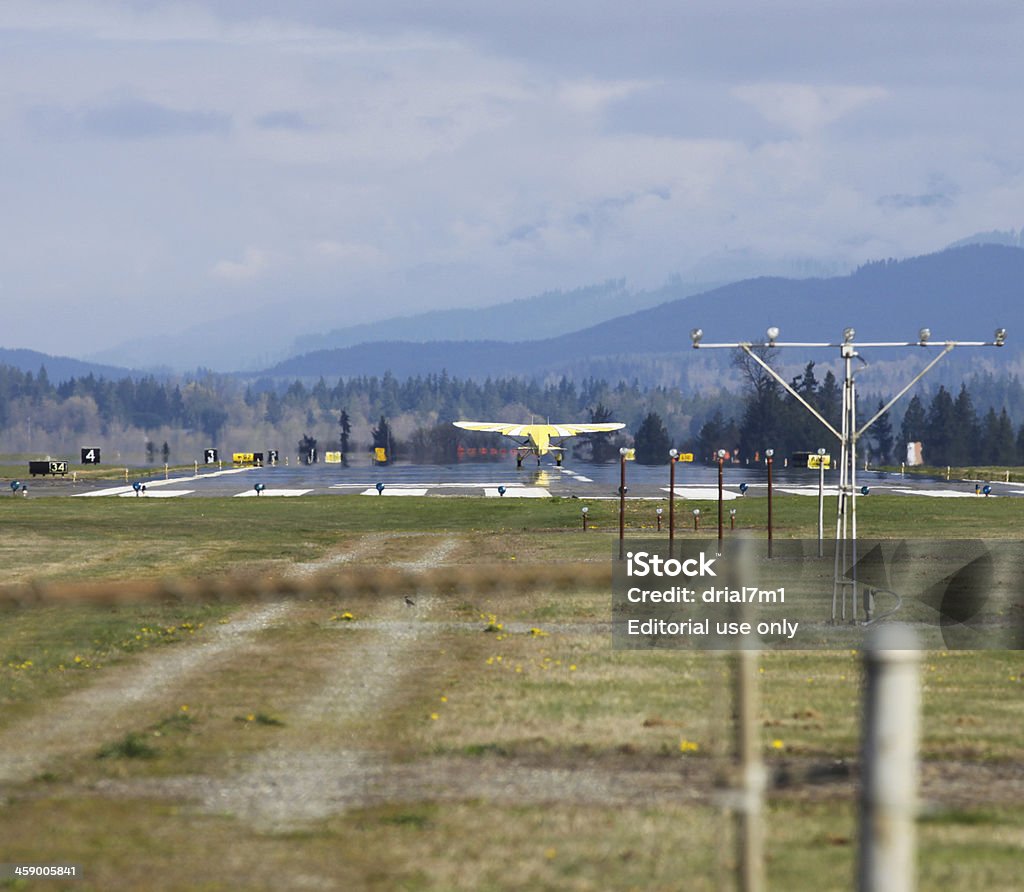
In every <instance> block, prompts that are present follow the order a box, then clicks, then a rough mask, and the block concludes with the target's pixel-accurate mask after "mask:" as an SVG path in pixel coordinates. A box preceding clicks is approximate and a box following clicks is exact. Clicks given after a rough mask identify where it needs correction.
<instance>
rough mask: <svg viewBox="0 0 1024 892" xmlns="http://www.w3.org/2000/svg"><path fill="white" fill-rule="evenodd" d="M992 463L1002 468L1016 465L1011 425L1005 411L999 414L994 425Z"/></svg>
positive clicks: (1015, 451)
mask: <svg viewBox="0 0 1024 892" xmlns="http://www.w3.org/2000/svg"><path fill="white" fill-rule="evenodd" d="M993 458H994V463H995V464H997V465H1002V466H1009V465H1016V464H1017V444H1016V442H1015V441H1014V438H1013V423H1012V422H1011V421H1010V416H1009V414H1008V413H1007V411H1006V409H1003V410H1002V411H1001V412H1000V413H999V420H998V422H997V424H996V432H995V448H994V449H993Z"/></svg>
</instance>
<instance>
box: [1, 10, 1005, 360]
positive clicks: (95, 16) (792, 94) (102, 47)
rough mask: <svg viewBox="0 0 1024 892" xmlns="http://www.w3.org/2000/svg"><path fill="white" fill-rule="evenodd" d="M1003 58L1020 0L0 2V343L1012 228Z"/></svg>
mask: <svg viewBox="0 0 1024 892" xmlns="http://www.w3.org/2000/svg"><path fill="white" fill-rule="evenodd" d="M1021 47H1024V4H1022V3H1021V2H1020V0H979V2H977V3H971V4H968V3H963V2H949V0H929V2H905V0H887V2H884V3H883V2H874V0H836V2H829V3H822V2H820V0H775V2H772V3H764V2H760V0H714V2H710V0H708V2H704V0H700V2H697V0H689V2H684V0H646V2H645V0H640V2H633V3H628V4H627V3H624V2H621V0H619V2H614V3H613V2H608V0H564V2H559V0H544V2H540V0H520V2H517V3H500V4H499V3H494V2H488V0H431V2H429V3H428V2H423V0H400V2H388V0H366V2H364V0H350V2H344V3H341V2H335V0H289V2H274V3H271V2H264V0H205V2H194V3H188V2H178V0H175V2H161V0H146V2H141V0H140V2H134V3H133V2H119V3H115V2H109V3H108V2H100V0H70V2H58V0H3V3H2V4H0V152H2V162H3V163H2V167H0V208H2V216H0V300H2V303H3V308H4V312H3V314H2V322H0V346H6V347H21V346H24V347H33V348H36V349H41V350H46V351H49V352H60V353H67V354H71V355H84V354H88V353H91V352H95V351H96V350H99V349H102V348H104V347H107V346H110V345H112V344H115V343H118V342H120V341H123V340H124V339H125V337H126V336H135V335H137V334H140V333H142V332H150V333H152V332H155V331H160V330H165V329H166V330H168V331H174V330H182V329H185V328H187V327H188V326H190V325H194V324H196V323H197V322H201V321H202V320H204V319H214V318H218V317H224V316H229V315H232V314H234V313H237V312H239V311H249V310H255V311H259V312H261V313H265V314H267V318H277V319H278V320H279V323H278V324H280V325H282V326H286V323H285V321H284V320H286V319H287V320H290V321H289V322H288V323H287V324H288V325H291V326H292V327H296V328H304V329H306V330H316V329H317V328H333V327H338V326H340V325H344V324H347V323H352V322H359V321H366V320H369V319H374V318H381V317H384V316H389V315H396V314H399V313H406V312H410V311H416V310H419V309H423V308H427V307H434V306H438V307H440V306H445V307H448V306H470V305H481V304H488V303H496V302H498V301H501V300H508V299H512V298H515V297H524V296H529V295H532V294H536V293H539V292H542V291H545V290H548V289H553V288H572V287H577V286H580V285H584V284H589V283H594V282H599V281H602V280H604V279H606V278H608V277H626V278H627V280H628V281H629V283H630V284H632V285H634V286H636V287H648V286H655V285H659V284H661V283H663V282H664V281H665V280H666V279H667V278H668V277H669V276H672V275H674V274H679V275H682V276H683V277H684V279H688V280H706V279H724V278H730V277H732V278H740V277H743V276H745V275H749V274H751V273H752V272H757V271H760V270H763V271H785V270H789V269H792V270H799V269H801V268H803V269H808V270H814V269H819V268H820V269H837V270H842V269H848V268H849V267H850V266H852V265H855V264H858V263H861V262H863V261H866V260H870V259H877V258H880V257H902V256H908V255H912V254H918V253H925V252H928V251H933V250H937V249H939V248H941V247H943V246H944V245H946V244H947V243H949V242H951V241H954V240H956V239H959V238H961V237H964V236H967V235H970V234H972V233H974V232H978V231H982V230H991V229H1016V228H1018V227H1021V226H1024V116H1022V115H1021V114H1020V112H1021V110H1022V108H1024V101H1022V100H1024V61H1022V60H1024V53H1022V52H1021ZM732 273H735V275H731V274H732ZM296 320H303V321H302V322H301V323H300V322H299V321H296Z"/></svg>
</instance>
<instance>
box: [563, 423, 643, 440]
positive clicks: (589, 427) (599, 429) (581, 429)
mask: <svg viewBox="0 0 1024 892" xmlns="http://www.w3.org/2000/svg"><path fill="white" fill-rule="evenodd" d="M625 426H626V425H625V424H623V423H622V422H621V421H607V422H601V423H599V424H556V425H553V427H557V428H558V429H559V430H561V431H568V433H564V434H559V436H561V437H575V436H576V435H577V434H600V433H606V432H608V431H618V430H622V428H624V427H625Z"/></svg>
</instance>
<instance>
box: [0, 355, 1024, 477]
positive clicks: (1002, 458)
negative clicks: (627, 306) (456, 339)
mask: <svg viewBox="0 0 1024 892" xmlns="http://www.w3.org/2000/svg"><path fill="white" fill-rule="evenodd" d="M762 358H765V359H766V360H767V361H769V362H771V360H772V359H773V357H772V356H771V355H770V354H766V356H765V357H762ZM735 362H736V365H737V368H738V369H739V371H740V373H741V377H742V379H743V381H744V388H743V392H742V393H736V392H729V391H727V390H725V389H720V390H717V391H702V392H683V391H682V390H680V389H679V388H677V387H667V386H657V387H644V386H642V385H641V384H640V382H639V381H638V380H636V379H634V380H633V381H631V382H627V381H618V382H614V383H611V382H608V381H605V380H603V379H598V378H594V377H589V378H585V379H582V380H580V381H578V382H577V381H573V380H570V379H568V378H565V377H561V378H557V379H552V380H547V381H537V380H532V379H526V378H517V377H508V378H494V379H491V378H488V379H485V380H484V381H475V380H472V379H459V378H454V377H451V376H449V375H448V374H447V373H445V372H443V371H442V372H440V373H436V374H428V375H421V376H415V377H410V378H407V379H405V380H399V379H397V378H396V377H394V376H393V375H390V374H385V375H383V376H379V377H377V376H363V377H354V378H347V379H338V381H337V382H335V383H334V384H328V383H327V382H326V381H325V380H324V379H323V378H321V379H319V380H318V381H317V382H315V383H313V384H309V383H304V382H303V381H300V380H294V381H290V382H282V381H275V380H271V379H267V378H263V379H259V380H254V381H244V380H240V379H238V378H235V377H232V376H228V375H216V374H213V373H202V374H198V375H195V376H192V377H189V378H181V379H159V378H156V377H154V376H145V377H141V378H130V377H125V378H121V379H117V380H108V379H104V378H102V377H95V376H93V375H88V376H84V377H80V378H71V379H68V380H66V381H62V382H60V383H57V384H55V383H53V382H52V381H51V380H50V378H49V376H48V375H47V373H46V369H45V367H43V368H40V369H39V371H38V372H37V373H35V374H33V373H32V372H23V371H21V370H19V369H17V368H14V367H11V366H3V365H0V438H2V441H0V442H2V446H0V448H2V451H5V452H45V453H47V454H51V453H52V454H62V453H64V454H66V453H70V454H74V453H75V452H77V449H78V448H79V447H83V446H102V445H106V446H107V447H108V451H107V453H105V454H110V448H111V447H112V446H113V447H114V448H115V449H116V450H117V454H118V456H119V460H120V457H122V456H123V458H124V459H125V460H127V459H129V458H135V459H137V460H143V461H149V462H155V461H157V460H158V459H159V460H161V461H171V462H178V463H184V462H191V461H192V460H193V459H194V458H195V457H196V456H201V454H202V450H203V449H204V448H208V447H211V446H212V447H218V448H220V449H221V450H222V452H225V453H229V452H231V451H243V452H244V451H254V452H258V451H265V450H267V449H277V450H279V451H280V452H281V455H282V457H284V456H286V455H289V454H293V455H295V456H296V457H301V456H303V455H306V456H308V455H310V454H311V453H312V454H313V455H319V454H321V451H327V450H339V451H341V452H343V453H346V454H350V453H353V452H361V451H368V450H371V449H373V448H374V447H376V446H379V447H382V448H386V449H387V451H388V454H389V457H397V458H405V459H410V460H412V461H421V462H431V463H446V462H450V461H455V460H456V459H458V458H460V457H463V458H464V457H466V454H467V452H469V451H472V452H474V453H475V454H476V457H478V458H482V457H484V456H487V457H490V456H491V451H492V450H499V451H500V448H501V447H507V446H508V445H509V441H507V440H503V439H502V438H500V437H499V436H497V435H486V434H466V433H464V432H461V431H459V430H458V429H456V428H454V427H453V426H452V424H451V422H452V421H456V420H460V419H473V420H481V421H521V422H524V423H525V422H530V421H531V420H532V421H538V422H540V421H545V420H550V421H552V422H572V421H594V422H603V421H622V422H624V423H625V424H626V429H625V430H624V431H622V432H620V433H619V434H616V435H612V436H607V435H593V436H585V437H579V438H577V439H575V440H572V441H569V442H570V444H571V445H572V447H573V452H574V454H575V456H576V457H577V458H579V459H583V460H593V461H613V460H616V459H617V457H618V449H619V447H620V446H624V445H632V446H634V447H635V449H636V454H637V459H638V460H639V461H642V462H646V463H653V464H657V463H663V462H664V461H666V460H667V455H668V450H669V449H670V448H673V447H675V448H677V449H679V450H680V451H682V452H693V453H695V455H696V457H697V459H698V460H699V461H712V460H713V456H714V454H715V452H716V451H717V450H718V449H721V448H724V449H727V450H729V451H730V453H732V455H733V457H734V458H735V459H737V460H739V461H754V460H756V459H757V458H759V457H760V454H761V453H763V451H764V449H765V448H769V447H770V448H773V449H775V451H776V453H777V454H779V455H789V454H791V453H793V452H798V451H813V450H815V449H817V448H818V447H819V446H825V447H826V448H829V449H832V448H834V444H833V441H834V437H833V436H832V435H831V434H830V433H828V431H827V430H826V429H825V428H824V427H823V426H822V425H821V423H820V422H819V421H818V420H816V419H815V418H814V417H813V416H812V415H811V414H810V413H809V412H808V411H807V410H806V408H804V406H802V405H800V403H799V402H798V401H797V400H796V399H794V398H793V397H792V396H791V395H790V394H789V393H787V392H786V391H785V389H783V388H782V387H780V386H779V384H778V382H776V381H775V380H774V379H773V378H772V377H771V376H770V375H768V374H767V373H766V372H765V371H764V369H763V368H762V367H761V366H759V365H758V364H757V363H756V362H753V361H751V360H750V358H749V356H747V355H746V354H743V356H741V357H738V358H737V359H736V360H735ZM790 383H791V386H792V387H793V389H794V390H796V392H797V393H799V394H800V396H801V397H802V398H803V399H804V400H805V401H806V402H807V403H808V404H810V405H812V406H813V407H814V408H815V409H816V410H817V411H818V412H820V413H821V415H822V416H823V417H825V418H826V419H827V420H828V421H829V422H830V423H831V424H833V425H834V426H836V427H838V426H839V416H840V410H841V404H842V385H841V383H840V382H839V381H838V380H837V378H836V376H835V374H834V373H833V372H832V371H831V370H827V371H825V373H824V374H821V375H819V372H818V369H817V368H816V367H815V364H814V363H807V364H806V366H804V368H803V369H802V371H801V372H800V373H799V374H797V375H795V376H793V377H792V378H791V379H790ZM886 398H887V397H886ZM881 400H882V397H880V396H878V395H874V394H869V395H867V397H865V398H864V399H862V400H861V416H862V421H861V423H863V419H864V418H866V417H867V416H868V415H873V414H874V412H875V411H876V409H877V408H880V407H881V405H882V403H881ZM902 402H903V403H905V408H903V407H902V406H898V407H897V408H896V409H895V410H894V411H892V412H890V413H887V414H886V415H884V416H882V418H881V419H880V420H879V421H878V422H876V423H875V424H874V425H873V426H872V428H871V430H870V432H869V436H868V437H866V438H865V441H862V442H861V444H860V452H861V454H862V455H865V454H867V453H870V457H871V461H872V462H873V463H875V464H887V463H898V462H899V461H900V458H901V457H902V456H904V455H905V449H906V444H907V442H921V443H923V445H924V457H925V460H926V461H927V462H928V463H929V464H933V465H944V464H952V465H965V464H1022V463H1024V425H1021V426H1020V427H1018V426H1016V425H1015V423H1014V421H1013V420H1012V419H1013V418H1014V417H1021V416H1024V386H1022V385H1021V382H1020V381H1019V380H1018V379H1017V378H1016V377H1014V376H1008V377H1005V378H995V377H994V376H992V375H991V374H986V375H976V376H973V377H972V378H970V379H968V381H966V382H964V383H963V384H962V385H961V387H960V389H959V392H958V393H957V395H956V396H954V395H953V394H952V393H951V392H950V391H948V390H946V388H945V387H939V388H938V389H937V390H935V391H932V392H928V391H920V392H918V394H917V395H916V396H914V397H913V398H911V399H909V400H904V401H902ZM979 406H980V407H981V408H978V407H979ZM901 409H902V410H901ZM865 413H867V414H865ZM1015 413H1016V414H1015ZM460 446H462V447H463V452H462V453H461V454H460V452H459V447H460ZM499 454H500V452H499Z"/></svg>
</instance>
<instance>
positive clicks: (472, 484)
mask: <svg viewBox="0 0 1024 892" xmlns="http://www.w3.org/2000/svg"><path fill="white" fill-rule="evenodd" d="M382 482H383V483H384V485H385V486H401V487H409V486H425V487H428V488H429V489H439V488H454V489H480V487H482V486H504V487H505V488H506V489H509V488H511V487H513V486H524V485H525V484H523V483H516V482H514V481H513V482H512V483H505V482H504V481H498V482H495V483H487V482H481V481H479V480H467V481H466V482H465V483H444V482H438V483H421V482H419V481H417V482H416V483H399V482H394V483H388V482H387V481H386V480H385V481H382ZM369 486H372V487H374V492H376V486H377V481H376V480H374V481H372V482H369V483H332V484H331V489H349V488H351V489H365V488H366V487H369Z"/></svg>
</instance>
